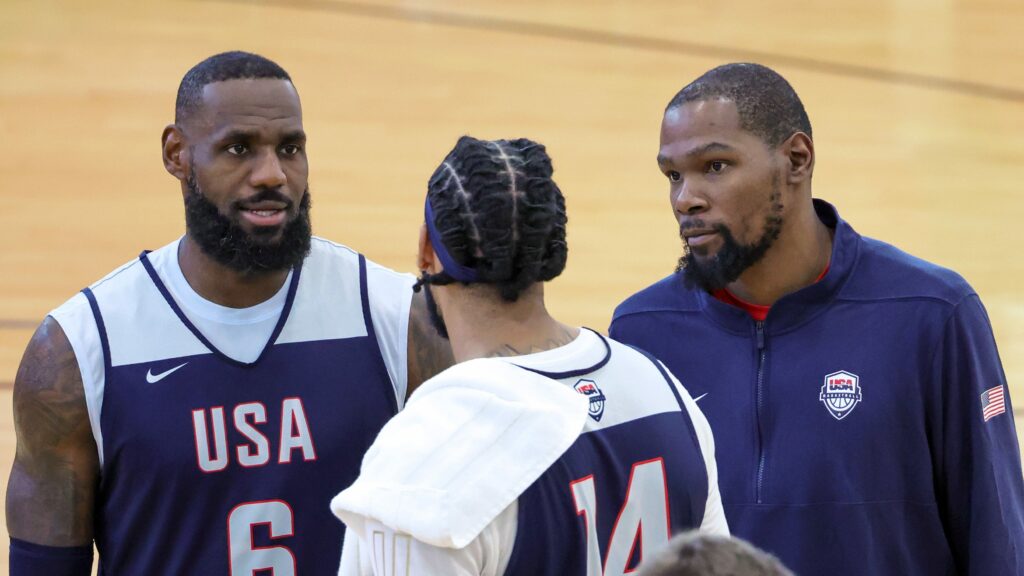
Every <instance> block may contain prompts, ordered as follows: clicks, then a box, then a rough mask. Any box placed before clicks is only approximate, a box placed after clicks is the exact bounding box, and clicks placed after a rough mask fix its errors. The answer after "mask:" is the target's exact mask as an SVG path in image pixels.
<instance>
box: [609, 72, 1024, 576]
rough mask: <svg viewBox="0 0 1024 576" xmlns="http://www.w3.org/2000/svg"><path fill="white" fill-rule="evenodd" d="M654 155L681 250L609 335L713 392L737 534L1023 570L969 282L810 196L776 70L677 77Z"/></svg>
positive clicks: (1015, 503)
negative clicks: (860, 229)
mask: <svg viewBox="0 0 1024 576" xmlns="http://www.w3.org/2000/svg"><path fill="white" fill-rule="evenodd" d="M658 164H659V166H660V168H661V170H662V172H663V173H664V174H665V176H666V177H667V178H668V180H669V182H670V200H671V203H672V207H673V210H674V212H675V214H676V217H677V219H678V222H679V227H680V234H681V236H682V238H683V241H684V256H683V257H682V258H681V259H680V264H679V268H678V269H677V270H676V273H675V274H672V275H671V276H669V277H667V278H665V279H663V280H661V281H660V282H658V283H656V284H654V285H652V286H650V287H648V288H646V289H644V290H642V291H641V292H639V293H637V294H635V295H633V296H632V297H630V298H629V299H627V300H626V301H625V302H623V303H622V304H621V305H620V306H619V307H618V309H617V310H616V311H615V316H614V318H613V320H612V325H611V329H610V333H611V336H612V337H613V338H615V339H617V340H620V341H622V342H626V343H629V344H632V345H635V346H637V347H639V348H643V349H646V350H648V351H649V352H652V353H653V354H654V355H655V356H657V357H659V358H660V359H661V360H662V361H664V362H665V364H667V365H668V367H669V368H670V369H671V370H672V371H673V372H674V373H675V375H676V376H678V378H679V379H680V380H681V381H682V382H683V383H684V384H685V385H686V386H687V387H688V389H689V390H690V392H691V393H692V394H693V396H694V398H695V399H697V400H699V404H700V407H701V409H702V410H703V411H704V413H705V414H706V415H707V418H708V420H709V421H710V423H711V427H712V429H713V431H714V433H715V439H716V444H717V446H718V450H717V453H718V455H719V457H718V466H719V483H720V487H721V491H722V500H723V503H724V506H725V511H726V516H727V518H728V521H729V525H730V527H731V528H732V530H733V533H734V534H736V535H737V536H739V537H741V538H745V539H748V540H750V541H751V542H753V543H754V544H756V545H758V546H760V547H762V548H765V549H767V550H768V551H769V552H771V553H773V554H775V555H777V556H778V557H779V558H780V559H781V560H782V561H783V562H784V563H785V564H786V565H787V566H789V567H790V568H792V569H793V571H794V572H795V573H797V574H800V575H801V576H814V575H828V576H843V575H857V576H861V575H872V576H883V575H890V574H893V575H895V574H899V575H915V576H916V575H923V576H925V575H927V576H930V575H945V574H970V575H975V574H976V575H984V576H995V575H1011V574H1024V513H1022V502H1024V480H1022V474H1021V465H1020V456H1019V450H1018V446H1017V439H1016V432H1015V429H1014V423H1013V411H1012V409H1011V406H1010V398H1009V393H1008V390H1007V386H1006V377H1005V375H1004V373H1003V369H1002V365H1001V363H1000V360H999V354H998V352H997V350H996V345H995V341H994V339H993V335H992V329H991V327H990V325H989V321H988V316H987V314H986V312H985V309H984V307H983V306H982V304H981V301H980V300H979V298H978V295H977V294H976V293H975V292H974V290H973V289H972V288H971V287H970V286H969V285H968V284H967V282H966V281H964V279H963V278H961V277H960V276H959V275H958V274H956V273H955V272H952V271H950V270H946V269H944V268H940V267H939V266H936V265H934V264H930V263H928V262H924V261H922V260H919V259H917V258H914V257H913V256H910V255H908V254H906V253H904V252H901V251H899V250H898V249H896V248H894V247H892V246H890V245H888V244H885V243H882V242H879V241H877V240H872V239H869V238H864V237H862V236H860V235H859V234H857V232H855V231H854V230H853V228H851V227H850V225H849V224H847V223H846V222H845V221H844V220H842V219H841V218H840V217H839V214H838V212H837V211H836V209H835V208H834V207H832V206H831V205H829V204H827V203H825V202H823V201H821V200H812V199H811V174H812V172H813V168H814V145H813V141H812V139H811V126H810V121H809V120H808V118H807V114H806V112H805V111H804V108H803V105H802V104H801V103H800V100H799V98H798V96H797V95H796V93H795V92H794V91H793V89H792V87H791V86H790V85H789V84H788V83H787V82H786V81H785V80H784V79H783V78H782V77H781V76H779V75H778V74H777V73H775V72H774V71H772V70H770V69H768V68H765V67H763V66H759V65H754V64H728V65H725V66H720V67H718V68H715V69H713V70H711V71H709V72H707V73H705V74H704V75H703V76H701V77H700V78H698V79H697V80H695V81H694V82H692V83H691V84H689V85H688V86H686V87H685V88H683V90H682V91H680V92H679V93H678V94H677V95H676V96H675V98H673V100H672V101H671V102H670V103H669V105H668V107H667V109H666V112H665V116H664V119H663V122H662V127H661V147H660V150H659V154H658Z"/></svg>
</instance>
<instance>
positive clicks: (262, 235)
mask: <svg viewBox="0 0 1024 576" xmlns="http://www.w3.org/2000/svg"><path fill="white" fill-rule="evenodd" d="M186 185H187V186H188V189H189V194H188V195H186V196H185V227H186V229H187V230H188V235H189V237H190V238H192V240H194V241H195V243H196V244H197V245H198V246H199V248H200V249H201V250H202V251H203V253H204V254H206V255H207V256H209V257H210V258H213V259H214V260H215V261H216V262H217V263H219V264H221V265H222V266H225V267H227V268H230V269H231V270H234V271H236V272H240V273H242V274H266V273H270V272H276V271H281V270H288V269H290V268H292V267H294V266H296V265H297V264H299V263H300V262H302V260H303V259H304V258H305V257H306V256H307V255H308V254H309V250H310V243H311V237H312V233H313V232H312V226H311V224H310V220H309V208H310V198H309V188H308V187H307V188H306V190H305V191H304V192H303V194H302V200H300V201H299V209H298V213H297V214H296V215H295V217H294V218H292V220H291V221H290V222H287V223H285V225H284V230H283V232H282V233H281V239H280V240H278V241H277V242H273V241H272V240H271V239H270V236H272V235H273V234H274V233H275V232H276V231H277V229H275V228H266V229H264V228H257V229H256V230H255V231H254V233H252V234H250V233H248V232H246V231H245V229H244V228H242V227H241V226H240V225H239V224H238V223H237V222H235V221H234V220H232V219H230V218H228V217H227V216H225V215H224V214H221V212H220V210H218V209H217V206H216V205H215V204H213V203H212V202H210V201H209V200H207V199H206V197H204V196H203V193H202V190H201V189H200V188H199V183H198V182H196V178H195V174H194V173H193V174H189V177H188V179H187V180H186ZM264 200H273V201H278V202H285V203H286V204H288V208H290V207H291V205H292V201H291V200H289V199H288V198H287V197H285V196H284V195H283V194H281V193H280V192H278V191H277V190H269V189H268V190H262V191H260V192H259V193H258V194H256V196H254V197H253V198H250V199H249V200H248V201H256V202H259V201H264ZM232 208H233V209H235V210H237V209H238V207H237V206H233V207H232Z"/></svg>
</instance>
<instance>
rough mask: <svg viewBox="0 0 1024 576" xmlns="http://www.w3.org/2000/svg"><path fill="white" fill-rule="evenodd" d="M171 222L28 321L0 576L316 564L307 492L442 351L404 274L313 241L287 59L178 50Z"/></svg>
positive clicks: (261, 570) (352, 458)
mask: <svg viewBox="0 0 1024 576" xmlns="http://www.w3.org/2000/svg"><path fill="white" fill-rule="evenodd" d="M162 141H163V161H164V165H165V166H166V168H167V170H168V172H170V173H171V174H172V175H173V176H175V177H176V178H177V179H178V180H179V181H180V182H181V190H182V194H183V199H184V206H185V224H186V226H185V228H186V232H185V235H184V236H183V237H181V238H180V239H178V240H175V241H174V242H171V243H170V244H168V245H167V246H165V247H163V248H160V249H158V250H156V251H153V252H146V253H143V254H141V255H140V256H139V257H138V258H136V259H134V260H132V261H130V262H129V263H127V264H125V265H124V266H122V267H120V268H118V269H117V270H115V271H114V272H113V273H111V274H110V275H108V276H107V277H106V278H104V279H102V280H100V281H99V282H97V283H95V284H93V285H92V286H90V287H89V288H86V289H85V290H83V291H82V293H81V294H78V295H76V296H75V297H73V298H71V299H70V300H68V301H67V302H66V303H65V304H64V305H62V306H60V307H59V308H57V309H56V310H54V311H53V312H51V314H50V315H49V316H48V317H47V318H46V319H45V320H44V322H43V324H42V325H41V326H40V328H39V330H38V331H37V332H36V334H35V335H34V336H33V338H32V340H31V342H30V343H29V346H28V349H27V350H26V352H25V356H24V359H23V360H22V364H21V368H20V369H19V371H18V376H17V380H16V383H15V390H14V405H15V421H16V426H17V433H18V448H17V456H16V460H15V462H14V466H13V469H12V471H11V478H10V483H9V488H8V493H7V523H8V524H7V525H8V528H9V529H10V533H11V537H12V540H11V555H10V567H11V574H12V575H18V576H20V575H46V576H55V575H56V576H63V575H68V576H79V575H81V576H85V575H88V574H90V567H91V563H92V551H93V544H94V543H95V547H96V549H97V550H98V552H99V573H100V574H111V575H133V574H147V575H157V574H168V575H172V574H218V575H230V576H251V575H254V574H274V575H275V576H292V575H294V574H302V575H304V576H305V575H317V574H323V575H326V574H333V573H334V572H335V566H336V565H337V560H338V547H339V545H340V543H341V541H342V537H343V531H342V528H341V526H339V525H338V523H337V521H336V520H335V519H334V518H333V517H332V515H331V513H330V510H328V507H327V504H328V502H329V501H330V498H331V496H333V495H334V494H335V493H337V491H338V490H340V489H342V488H344V487H345V486H347V485H348V484H350V483H351V482H352V481H353V480H354V479H355V478H356V475H357V473H358V469H359V462H360V459H361V458H362V455H363V453H364V451H365V450H366V448H367V447H368V446H369V445H370V444H371V442H372V441H373V439H374V437H375V436H376V435H377V432H378V431H379V430H380V428H381V427H382V426H383V425H384V423H385V422H386V421H387V420H388V419H389V418H390V417H392V416H393V415H394V414H395V413H396V412H397V410H398V408H399V407H400V405H401V404H402V403H403V402H404V399H405V397H406V393H407V390H408V389H410V388H412V387H414V386H415V385H417V384H418V383H419V382H420V381H421V380H423V379H424V378H425V377H426V376H429V375H430V374H431V373H433V371H435V370H436V368H434V367H433V366H431V365H429V363H428V362H419V361H418V360H417V359H420V358H424V359H427V360H433V361H436V362H438V363H440V364H442V365H443V364H445V363H446V358H447V357H450V351H447V352H446V344H444V343H443V342H440V340H439V339H438V338H436V337H433V336H432V335H431V333H430V332H428V331H424V330H421V329H420V327H421V326H425V325H426V324H424V319H425V318H426V314H425V303H424V302H423V301H422V300H421V299H418V298H412V299H411V298H410V295H411V294H412V291H411V290H410V287H411V285H412V283H413V280H414V279H413V277H412V276H408V275H401V274H397V273H395V272H392V271H390V270H387V269H385V268H382V267H380V266H377V265H375V264H373V263H371V262H368V261H367V260H366V259H365V258H363V257H362V256H361V255H359V254H358V253H356V252H354V251H352V250H350V249H348V248H346V247H344V246H341V245H338V244H334V243H332V242H328V241H326V240H322V239H319V238H314V237H311V228H310V221H309V206H310V200H309V189H308V186H307V175H308V164H307V158H306V136H305V132H304V131H303V126H302V110H301V106H300V103H299V97H298V94H297V92H296V90H295V87H294V86H293V84H292V82H291V79H290V77H289V76H288V74H287V73H286V72H285V71H284V70H283V69H281V67H279V66H278V65H277V64H275V63H273V62H271V61H269V60H267V59H265V58H262V57H260V56H257V55H254V54H248V53H243V52H229V53H224V54H218V55H216V56H213V57H210V58H208V59H206V60H204V61H203V62H200V63H199V64H197V65H196V66H195V67H194V68H192V69H191V70H190V71H189V72H188V73H187V74H186V75H185V77H184V79H183V80H182V82H181V86H180V88H179V90H178V96H177V105H176V109H175V121H174V123H173V124H171V125H169V126H167V128H165V129H164V131H163V139H162Z"/></svg>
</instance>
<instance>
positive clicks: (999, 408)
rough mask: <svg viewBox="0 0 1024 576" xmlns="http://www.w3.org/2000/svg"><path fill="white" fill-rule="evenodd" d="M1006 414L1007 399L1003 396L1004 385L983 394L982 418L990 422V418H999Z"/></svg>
mask: <svg viewBox="0 0 1024 576" xmlns="http://www.w3.org/2000/svg"><path fill="white" fill-rule="evenodd" d="M1003 412H1006V397H1005V396H1004V395H1003V385H1002V384H1000V385H999V386H996V387H995V388H989V389H988V390H985V391H984V392H983V393H982V394H981V416H982V418H984V419H985V422H988V421H989V419H990V418H994V417H996V416H999V415H1000V414H1002V413H1003Z"/></svg>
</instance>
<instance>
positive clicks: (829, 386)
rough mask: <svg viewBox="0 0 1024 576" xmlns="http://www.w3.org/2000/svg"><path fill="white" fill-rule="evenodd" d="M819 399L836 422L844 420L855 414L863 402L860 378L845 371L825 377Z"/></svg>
mask: <svg viewBox="0 0 1024 576" xmlns="http://www.w3.org/2000/svg"><path fill="white" fill-rule="evenodd" d="M818 399H819V400H821V401H822V403H824V404H825V409H826V410H828V413H829V414H831V415H832V416H833V417H834V418H835V419H836V420H842V419H843V418H846V417H847V416H849V415H850V412H853V409H854V408H856V407H857V404H859V403H860V401H861V391H860V378H859V377H858V376H857V375H856V374H851V373H849V372H847V371H845V370H840V371H839V372H833V373H831V374H829V375H828V376H825V384H824V385H822V387H821V395H820V396H818Z"/></svg>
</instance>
